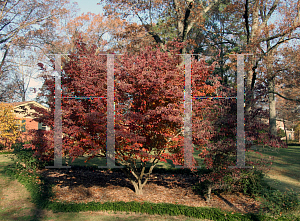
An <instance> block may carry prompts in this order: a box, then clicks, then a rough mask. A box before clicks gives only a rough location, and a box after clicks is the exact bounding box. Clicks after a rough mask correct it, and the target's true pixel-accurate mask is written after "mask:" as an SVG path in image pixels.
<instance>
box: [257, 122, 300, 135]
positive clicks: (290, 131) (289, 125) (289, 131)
mask: <svg viewBox="0 0 300 221" xmlns="http://www.w3.org/2000/svg"><path fill="white" fill-rule="evenodd" d="M261 120H262V121H263V122H265V123H267V124H269V119H261ZM284 126H285V127H284ZM276 127H277V129H282V130H283V131H285V129H286V135H287V139H288V140H295V131H294V130H293V128H292V123H291V122H290V121H286V120H283V119H276ZM285 139H286V138H285V137H282V138H281V140H285Z"/></svg>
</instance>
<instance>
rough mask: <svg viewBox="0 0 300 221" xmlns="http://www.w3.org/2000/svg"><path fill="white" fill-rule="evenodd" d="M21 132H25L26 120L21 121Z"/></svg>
mask: <svg viewBox="0 0 300 221" xmlns="http://www.w3.org/2000/svg"><path fill="white" fill-rule="evenodd" d="M21 132H26V120H22V126H21Z"/></svg>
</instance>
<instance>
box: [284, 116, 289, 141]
mask: <svg viewBox="0 0 300 221" xmlns="http://www.w3.org/2000/svg"><path fill="white" fill-rule="evenodd" d="M283 128H284V134H285V143H286V144H287V143H288V139H287V134H286V127H285V123H284V120H283Z"/></svg>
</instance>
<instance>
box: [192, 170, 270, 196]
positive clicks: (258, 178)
mask: <svg viewBox="0 0 300 221" xmlns="http://www.w3.org/2000/svg"><path fill="white" fill-rule="evenodd" d="M205 174H209V171H204V170H202V175H204V176H205ZM263 177H264V175H263V173H262V172H261V171H259V170H254V169H242V170H240V172H239V173H235V170H232V171H231V172H230V173H227V174H226V175H225V176H224V177H223V179H221V180H219V181H218V182H216V183H211V182H209V181H208V180H204V181H203V182H199V183H197V184H196V185H195V186H193V189H194V191H195V192H196V193H198V194H200V195H205V194H207V192H208V186H209V185H212V186H211V187H212V192H215V193H221V192H227V193H228V192H229V193H231V192H243V193H244V194H247V195H250V196H252V197H254V196H257V195H259V194H260V193H261V191H262V189H263V187H264V185H265V183H264V181H263Z"/></svg>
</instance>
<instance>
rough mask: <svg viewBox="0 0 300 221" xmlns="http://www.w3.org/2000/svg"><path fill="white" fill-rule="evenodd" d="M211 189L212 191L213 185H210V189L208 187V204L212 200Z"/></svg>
mask: <svg viewBox="0 0 300 221" xmlns="http://www.w3.org/2000/svg"><path fill="white" fill-rule="evenodd" d="M211 189H212V184H211V183H210V184H208V187H207V198H206V202H209V201H210V199H211Z"/></svg>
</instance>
